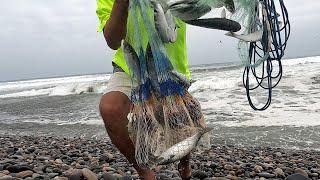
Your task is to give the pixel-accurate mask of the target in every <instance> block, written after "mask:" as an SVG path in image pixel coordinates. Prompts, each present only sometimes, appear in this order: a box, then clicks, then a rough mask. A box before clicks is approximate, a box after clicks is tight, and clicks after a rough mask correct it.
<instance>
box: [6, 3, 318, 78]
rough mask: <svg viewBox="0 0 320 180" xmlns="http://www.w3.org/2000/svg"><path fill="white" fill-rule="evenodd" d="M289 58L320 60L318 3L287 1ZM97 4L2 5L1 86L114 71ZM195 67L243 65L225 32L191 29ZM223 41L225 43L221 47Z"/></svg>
mask: <svg viewBox="0 0 320 180" xmlns="http://www.w3.org/2000/svg"><path fill="white" fill-rule="evenodd" d="M285 3H286V4H287V8H288V10H289V14H290V20H291V23H292V36H291V39H290V41H289V46H288V50H287V57H297V56H299V57H300V56H314V55H320V47H319V46H320V32H319V29H320V1H319V0H304V1H301V0H286V1H285ZM95 6H96V2H95V1H93V0H92V1H88V0H55V1H43V0H10V1H4V2H2V3H1V6H0V27H1V28H0V63H1V64H0V81H6V80H17V79H29V78H40V77H53V76H64V75H74V74H89V73H101V72H110V71H111V70H112V66H111V60H112V56H113V54H114V51H111V50H110V49H108V47H107V46H106V43H105V41H104V38H103V36H102V34H99V33H97V32H96V29H97V23H98V21H97V17H96V14H95V8H96V7H95ZM187 37H188V39H187V41H188V54H189V62H190V64H191V65H195V64H208V63H218V62H230V61H239V58H238V56H237V50H236V45H237V41H236V40H233V39H231V38H230V37H226V36H224V32H219V31H214V30H206V29H202V28H195V27H191V26H188V32H187ZM220 41H221V42H220Z"/></svg>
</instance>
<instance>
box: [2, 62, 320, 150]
mask: <svg viewBox="0 0 320 180" xmlns="http://www.w3.org/2000/svg"><path fill="white" fill-rule="evenodd" d="M191 70H192V79H193V80H195V82H194V83H193V84H192V86H191V87H190V89H189V91H190V92H191V94H192V95H194V96H195V97H196V98H197V99H198V100H199V101H200V103H201V106H202V109H203V112H204V115H205V119H206V121H207V124H208V125H209V126H211V127H213V128H214V130H213V133H212V143H213V144H219V145H220V144H222V145H224V144H227V145H235V146H240V147H249V146H250V147H251V146H268V147H279V148H286V149H312V150H320V56H318V57H307V58H297V59H287V60H283V71H284V72H283V78H282V80H281V82H280V84H279V85H278V86H277V87H276V88H275V89H274V91H273V97H272V104H271V106H270V107H269V109H267V110H266V111H263V112H260V111H259V112H258V111H254V110H252V108H251V107H250V106H249V104H248V101H247V97H246V92H245V89H244V87H243V85H242V73H243V67H242V66H241V65H239V64H237V63H225V64H210V65H200V66H193V67H192V68H191ZM110 76H111V74H96V75H83V76H72V77H60V78H47V79H33V80H23V81H15V82H1V83H0V135H36V136H58V137H79V136H81V137H87V138H105V137H107V134H106V131H105V129H104V125H103V122H102V119H101V118H100V115H99V111H98V105H99V101H100V98H101V96H102V94H103V91H104V90H105V88H106V87H107V85H108V80H109V78H110ZM260 95H261V96H265V94H260ZM258 99H259V98H258Z"/></svg>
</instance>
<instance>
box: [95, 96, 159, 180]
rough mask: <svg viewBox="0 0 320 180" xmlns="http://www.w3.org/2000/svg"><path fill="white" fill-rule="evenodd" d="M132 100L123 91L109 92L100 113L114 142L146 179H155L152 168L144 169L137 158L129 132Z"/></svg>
mask: <svg viewBox="0 0 320 180" xmlns="http://www.w3.org/2000/svg"><path fill="white" fill-rule="evenodd" d="M130 106H131V101H130V100H129V98H128V97H127V96H126V95H125V94H123V93H121V92H109V93H107V94H105V95H103V97H102V98H101V102H100V113H101V116H102V118H103V121H104V124H105V127H106V130H107V132H108V134H109V137H110V139H111V141H112V143H113V144H114V145H115V146H116V147H117V148H118V149H119V151H120V152H121V153H122V154H123V155H124V156H125V157H126V158H127V159H128V161H129V162H130V163H132V164H133V167H134V168H135V169H136V170H137V172H138V173H139V175H140V176H141V178H143V179H144V180H155V174H154V172H153V171H151V170H150V169H142V168H140V167H139V166H138V164H137V162H136V160H135V149H134V145H133V143H132V141H131V139H130V137H129V133H128V128H127V125H128V119H127V115H128V113H129V111H130Z"/></svg>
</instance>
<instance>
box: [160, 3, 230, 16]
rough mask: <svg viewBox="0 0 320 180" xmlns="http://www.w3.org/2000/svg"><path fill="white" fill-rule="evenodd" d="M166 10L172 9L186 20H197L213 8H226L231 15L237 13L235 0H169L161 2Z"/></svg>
mask: <svg viewBox="0 0 320 180" xmlns="http://www.w3.org/2000/svg"><path fill="white" fill-rule="evenodd" d="M161 4H162V6H163V7H164V10H165V11H166V10H167V9H170V10H171V11H172V14H173V15H175V16H176V17H178V18H180V19H182V20H184V21H189V20H195V19H198V18H200V17H202V16H204V15H205V14H207V13H209V12H210V11H211V10H212V8H221V7H225V8H226V9H227V10H228V11H230V12H231V13H234V12H235V5H234V1H233V0H220V1H212V2H210V1H208V2H203V1H201V0H168V1H165V0H163V1H161Z"/></svg>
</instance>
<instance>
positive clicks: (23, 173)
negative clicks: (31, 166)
mask: <svg viewBox="0 0 320 180" xmlns="http://www.w3.org/2000/svg"><path fill="white" fill-rule="evenodd" d="M32 174H33V171H30V170H27V171H21V172H19V173H17V174H16V177H17V178H26V177H32Z"/></svg>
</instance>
